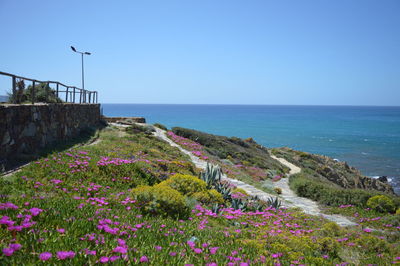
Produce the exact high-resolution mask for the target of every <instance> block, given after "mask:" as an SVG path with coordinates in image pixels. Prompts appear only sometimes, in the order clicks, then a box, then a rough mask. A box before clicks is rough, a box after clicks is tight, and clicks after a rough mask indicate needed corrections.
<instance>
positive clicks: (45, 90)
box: [8, 80, 62, 104]
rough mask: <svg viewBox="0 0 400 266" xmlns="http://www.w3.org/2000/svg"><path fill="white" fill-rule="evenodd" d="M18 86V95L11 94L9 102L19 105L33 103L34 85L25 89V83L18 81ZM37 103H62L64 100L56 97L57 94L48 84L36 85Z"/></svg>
mask: <svg viewBox="0 0 400 266" xmlns="http://www.w3.org/2000/svg"><path fill="white" fill-rule="evenodd" d="M16 85H17V91H16V94H15V95H14V94H12V93H11V94H9V98H8V101H9V102H10V103H17V104H19V103H23V102H28V101H29V102H30V101H32V85H29V86H28V88H26V89H25V82H24V81H23V80H19V81H17V84H16ZM35 102H44V103H61V102H62V100H61V99H60V98H58V97H57V96H56V92H55V91H54V90H53V89H52V88H50V86H49V85H48V84H47V83H39V84H37V83H36V85H35Z"/></svg>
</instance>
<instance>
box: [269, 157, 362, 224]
mask: <svg viewBox="0 0 400 266" xmlns="http://www.w3.org/2000/svg"><path fill="white" fill-rule="evenodd" d="M271 157H272V158H273V159H275V160H277V161H278V162H280V163H281V164H283V165H285V166H287V167H288V168H289V169H290V172H289V176H291V175H294V174H298V173H300V172H301V168H300V167H298V166H296V165H294V164H292V163H290V162H288V161H286V160H285V159H283V158H278V157H276V156H273V155H271ZM275 186H276V187H279V188H281V189H282V194H281V195H280V196H281V197H282V198H283V199H284V200H285V201H287V202H288V203H289V206H291V207H298V208H301V209H302V210H303V211H304V212H305V213H307V214H311V215H317V216H319V215H321V216H323V217H324V218H326V219H328V220H330V221H333V222H335V223H337V224H338V225H340V226H352V225H356V223H354V222H352V221H350V220H349V219H347V218H346V217H344V216H341V215H334V214H333V215H330V214H323V213H322V212H321V209H320V208H319V207H318V204H317V203H316V202H315V201H313V200H310V199H307V198H303V197H298V196H297V195H296V194H295V193H294V191H293V190H291V189H290V187H289V178H288V177H286V178H282V179H281V180H279V181H278V182H275Z"/></svg>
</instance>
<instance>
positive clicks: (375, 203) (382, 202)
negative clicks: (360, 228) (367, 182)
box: [367, 195, 396, 213]
mask: <svg viewBox="0 0 400 266" xmlns="http://www.w3.org/2000/svg"><path fill="white" fill-rule="evenodd" d="M367 206H368V207H369V208H371V209H373V210H376V211H378V212H383V213H385V212H390V213H392V212H394V211H395V210H396V206H395V205H394V202H393V200H392V199H390V198H389V197H386V196H384V195H379V196H374V197H371V198H370V199H369V200H368V201H367Z"/></svg>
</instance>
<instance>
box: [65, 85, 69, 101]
mask: <svg viewBox="0 0 400 266" xmlns="http://www.w3.org/2000/svg"><path fill="white" fill-rule="evenodd" d="M68 89H69V87H67V90H66V91H65V102H66V103H67V102H68Z"/></svg>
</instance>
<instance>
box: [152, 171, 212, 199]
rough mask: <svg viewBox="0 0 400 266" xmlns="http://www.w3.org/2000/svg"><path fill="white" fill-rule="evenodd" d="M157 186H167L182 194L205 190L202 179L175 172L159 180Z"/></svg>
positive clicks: (205, 186)
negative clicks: (163, 179)
mask: <svg viewBox="0 0 400 266" xmlns="http://www.w3.org/2000/svg"><path fill="white" fill-rule="evenodd" d="M158 186H168V187H171V188H173V189H176V190H177V191H179V192H180V193H182V194H183V195H189V196H190V195H192V194H193V193H196V192H201V191H206V190H207V185H206V182H204V181H203V180H201V179H199V178H197V177H195V176H192V175H182V174H175V175H173V176H171V177H170V178H169V179H167V180H165V181H163V182H161V183H160V184H158Z"/></svg>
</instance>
